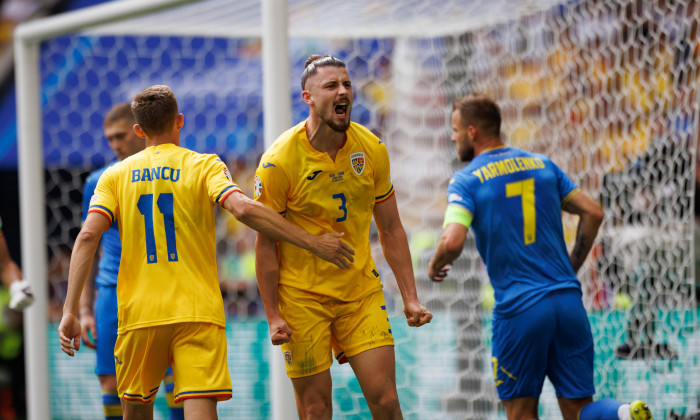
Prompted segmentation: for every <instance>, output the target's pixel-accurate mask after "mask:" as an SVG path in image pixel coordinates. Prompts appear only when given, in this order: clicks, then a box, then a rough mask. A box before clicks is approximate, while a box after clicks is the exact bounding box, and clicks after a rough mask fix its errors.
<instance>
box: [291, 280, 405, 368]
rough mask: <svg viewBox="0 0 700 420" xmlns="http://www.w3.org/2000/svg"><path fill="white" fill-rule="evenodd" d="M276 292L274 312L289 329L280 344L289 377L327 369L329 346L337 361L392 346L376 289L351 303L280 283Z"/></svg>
mask: <svg viewBox="0 0 700 420" xmlns="http://www.w3.org/2000/svg"><path fill="white" fill-rule="evenodd" d="M278 290H279V307H280V312H281V314H282V317H283V318H284V319H285V321H287V324H288V325H289V327H290V328H291V329H292V337H291V341H290V342H288V343H285V344H282V346H281V347H282V354H283V356H284V361H285V366H286V367H287V375H288V376H289V377H290V378H301V377H304V376H311V375H314V374H316V373H319V372H323V371H324V370H327V369H329V368H330V367H331V364H332V363H333V357H332V354H331V349H332V350H333V352H335V356H336V358H338V360H341V359H342V358H343V357H344V356H346V357H352V356H355V355H357V354H360V353H362V352H363V351H366V350H369V349H373V348H377V347H382V346H393V345H394V337H393V336H392V335H391V325H389V318H388V317H387V311H386V304H385V303H384V293H383V292H382V291H381V290H378V291H376V292H374V293H372V294H370V295H369V296H366V297H365V298H363V299H361V300H358V301H353V302H343V301H340V300H337V299H334V298H331V297H328V296H324V295H318V294H315V293H309V292H306V291H304V290H301V289H297V288H294V287H288V286H283V285H280V286H279V289H278Z"/></svg>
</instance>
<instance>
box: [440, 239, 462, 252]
mask: <svg viewBox="0 0 700 420" xmlns="http://www.w3.org/2000/svg"><path fill="white" fill-rule="evenodd" d="M442 246H443V247H444V249H445V251H447V252H448V253H449V254H450V255H453V256H455V257H458V256H459V255H460V254H461V253H462V249H464V240H461V239H459V238H454V237H449V236H444V237H443V238H442Z"/></svg>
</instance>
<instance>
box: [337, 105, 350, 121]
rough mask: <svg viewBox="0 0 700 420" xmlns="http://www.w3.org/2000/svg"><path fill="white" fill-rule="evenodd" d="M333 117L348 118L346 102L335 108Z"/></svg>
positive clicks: (348, 112)
mask: <svg viewBox="0 0 700 420" xmlns="http://www.w3.org/2000/svg"><path fill="white" fill-rule="evenodd" d="M335 115H336V116H338V118H340V119H345V118H349V117H350V109H349V103H348V101H341V102H339V103H338V104H337V105H336V106H335Z"/></svg>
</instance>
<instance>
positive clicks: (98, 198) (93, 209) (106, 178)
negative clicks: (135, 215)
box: [88, 164, 119, 224]
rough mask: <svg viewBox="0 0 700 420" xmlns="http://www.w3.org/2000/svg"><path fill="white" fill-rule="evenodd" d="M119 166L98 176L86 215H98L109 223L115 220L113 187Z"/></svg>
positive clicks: (116, 165)
mask: <svg viewBox="0 0 700 420" xmlns="http://www.w3.org/2000/svg"><path fill="white" fill-rule="evenodd" d="M118 165H119V164H115V165H113V166H111V167H109V168H107V170H106V171H105V172H104V173H103V174H102V176H100V179H99V181H97V186H96V187H95V193H94V194H93V195H92V197H91V198H90V207H89V208H88V213H99V214H101V215H103V216H105V217H106V218H107V219H109V223H110V224H112V223H114V221H115V220H117V209H118V206H117V194H116V188H115V186H114V177H115V171H116V170H117V168H118Z"/></svg>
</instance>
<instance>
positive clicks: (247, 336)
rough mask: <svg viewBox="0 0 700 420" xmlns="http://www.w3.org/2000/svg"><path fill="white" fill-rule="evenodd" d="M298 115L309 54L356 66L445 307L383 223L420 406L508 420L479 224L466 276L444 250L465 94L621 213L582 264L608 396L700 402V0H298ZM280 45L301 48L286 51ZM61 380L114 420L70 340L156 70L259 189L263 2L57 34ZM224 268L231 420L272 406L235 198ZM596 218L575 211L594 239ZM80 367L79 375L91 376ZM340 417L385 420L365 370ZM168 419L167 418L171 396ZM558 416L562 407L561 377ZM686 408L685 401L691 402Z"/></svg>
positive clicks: (547, 406)
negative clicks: (68, 314)
mask: <svg viewBox="0 0 700 420" xmlns="http://www.w3.org/2000/svg"><path fill="white" fill-rule="evenodd" d="M288 6H289V25H290V27H289V33H290V43H289V51H290V57H289V60H290V65H291V74H290V75H289V77H290V80H291V86H292V92H289V93H288V92H280V93H279V94H280V95H288V94H291V95H292V98H293V99H292V103H293V105H292V106H293V109H292V116H293V122H297V121H300V120H301V119H303V118H305V117H306V115H307V112H308V110H307V107H306V106H305V105H304V103H303V101H302V100H301V98H300V86H299V78H300V75H301V72H302V70H303V63H304V60H305V59H306V58H307V57H308V56H309V55H310V54H314V53H321V54H332V55H334V56H336V57H339V58H341V59H342V60H344V61H345V62H346V63H347V66H348V70H349V72H350V75H351V78H352V82H353V88H354V93H355V102H354V107H353V110H352V116H353V118H352V119H353V120H354V121H356V122H358V123H361V124H364V125H365V126H367V127H369V128H370V129H371V130H373V131H374V132H375V133H377V134H378V135H379V137H380V138H381V139H382V140H383V141H384V142H385V143H386V145H387V148H388V150H389V155H390V158H391V164H392V179H393V181H394V185H395V189H396V197H397V200H398V205H399V210H400V213H401V217H402V221H403V223H404V226H405V228H406V230H407V233H408V237H409V242H410V246H411V252H412V256H413V264H414V269H415V272H416V282H417V286H418V291H419V297H420V299H421V301H422V302H423V303H424V304H426V305H427V306H428V307H429V309H431V310H432V311H433V313H434V315H435V318H434V320H433V322H432V323H431V324H430V325H428V326H425V327H422V328H419V329H411V328H408V327H407V326H406V322H405V319H404V317H403V314H402V309H403V306H402V303H401V298H400V294H399V293H398V288H397V286H396V283H395V281H394V279H393V277H392V274H391V270H390V269H389V267H388V265H387V264H386V262H385V261H384V259H383V257H382V252H381V247H380V245H379V243H378V238H377V236H376V233H373V234H372V237H371V241H372V244H373V254H374V256H375V260H376V262H377V264H378V265H379V269H380V274H381V277H382V279H383V282H384V291H385V294H386V298H387V305H388V308H389V311H390V317H391V321H392V329H393V331H394V337H395V340H396V357H397V383H398V388H399V397H400V399H401V404H402V409H403V412H404V416H405V417H406V418H410V419H425V418H434V419H438V418H441V419H442V418H445V419H448V418H454V419H465V418H468V419H501V418H505V415H504V411H503V409H502V406H500V405H499V404H498V398H497V395H496V392H495V386H494V384H493V372H492V367H491V357H490V336H491V331H490V319H491V314H490V311H491V308H492V305H493V297H492V291H491V290H490V288H489V286H488V276H487V274H486V272H485V269H484V266H483V263H482V262H481V260H480V258H479V257H478V254H477V252H476V248H475V244H474V240H473V237H472V236H471V234H470V236H469V237H468V241H467V245H466V249H465V251H464V253H463V254H462V256H461V257H460V259H459V260H458V261H456V263H455V265H454V268H453V270H452V272H451V275H450V277H449V279H448V280H446V281H445V282H443V283H441V284H433V283H431V281H430V280H429V279H428V278H427V274H426V270H427V262H428V261H429V259H430V257H431V256H432V253H433V252H434V250H435V245H436V243H437V241H438V239H439V236H440V233H441V231H442V227H441V225H442V219H443V212H444V210H445V206H446V187H447V181H448V180H449V178H450V176H451V174H452V173H453V172H454V171H455V170H458V169H459V168H461V167H462V164H460V163H459V162H458V161H457V159H456V153H455V152H454V146H453V145H452V144H451V143H450V141H449V137H450V131H451V129H450V123H449V116H450V113H451V105H452V100H453V99H454V98H456V97H458V96H461V95H465V94H468V93H472V92H482V93H486V94H488V95H490V96H492V97H494V98H495V99H496V100H497V101H498V103H499V104H500V106H501V109H502V112H503V119H504V127H503V131H504V139H505V141H506V143H507V144H509V145H513V146H517V147H522V148H525V149H528V150H532V151H536V152H541V153H544V154H547V155H549V156H550V157H551V158H552V159H553V161H554V162H555V163H557V164H558V165H559V166H560V167H561V168H562V169H564V170H565V171H566V172H567V173H568V174H569V175H570V176H571V177H572V179H573V180H574V181H575V182H576V183H577V184H578V185H579V186H580V187H581V188H582V189H583V190H584V191H585V192H586V193H588V194H589V195H591V196H592V197H594V198H595V199H596V200H598V201H600V203H601V204H602V205H603V207H604V210H605V212H606V216H605V220H604V223H603V226H602V228H601V232H600V234H599V236H598V238H597V241H596V243H595V246H594V249H593V251H592V253H591V256H590V257H589V259H588V262H587V264H586V265H585V266H584V267H583V269H582V270H581V272H580V274H579V278H580V279H581V282H582V286H583V291H584V302H585V305H586V308H587V310H588V311H589V315H590V320H591V325H592V328H593V333H594V340H595V349H596V357H595V382H596V388H597V394H596V396H595V398H603V397H613V398H616V399H618V400H621V401H631V400H634V399H640V398H641V399H644V400H645V401H646V402H647V403H648V404H649V406H650V407H651V409H652V412H653V414H654V416H655V418H659V419H666V418H671V417H672V416H673V415H678V416H689V415H690V414H692V413H695V412H696V411H697V410H698V403H699V401H698V398H699V396H700V366H699V365H698V357H697V355H698V354H700V333H699V331H698V328H697V303H696V297H697V294H696V285H697V283H696V281H695V268H694V264H695V256H694V242H693V240H694V238H693V235H694V220H695V203H694V200H695V165H696V143H697V140H698V115H699V112H700V105H699V104H700V101H699V93H698V86H699V83H700V68H699V67H700V33H699V32H698V31H699V29H700V28H699V27H698V26H699V25H700V8H699V6H700V5H699V2H698V1H697V0H655V1H639V0H611V1H599V0H588V1H586V0H570V1H564V0H560V1H554V0H540V1H535V0H532V1H521V2H512V1H506V0H499V1H492V0H489V1H472V0H433V1H431V0H424V1H410V2H395V1H393V2H392V1H385V0H381V1H380V0H373V1H370V0H366V1H364V0H363V1H357V2H344V3H343V4H340V3H337V2H324V1H321V0H317V1H301V0H300V1H293V0H290V1H289V5H288ZM278 59H279V60H287V59H288V58H287V57H285V56H280V57H278ZM40 62H41V67H40V77H41V86H40V89H41V90H40V93H41V100H42V111H41V115H37V116H36V118H41V121H42V124H43V133H42V134H43V145H44V168H37V170H38V171H41V170H43V171H44V175H45V180H46V202H45V205H46V208H47V216H48V225H47V235H48V236H47V244H48V248H49V257H50V261H49V269H50V278H49V281H50V310H49V319H47V334H48V335H49V343H50V346H49V347H50V348H51V350H50V354H49V378H50V381H49V382H50V384H49V386H50V395H51V401H52V406H51V410H52V412H53V415H54V418H84V419H94V418H98V417H99V416H100V415H101V412H102V411H101V410H102V409H101V405H100V404H101V398H100V389H99V383H98V381H97V378H96V377H95V375H94V373H93V370H94V353H92V352H91V351H89V350H81V352H80V354H79V355H78V357H77V360H76V359H69V358H67V357H65V355H63V354H62V353H60V352H59V351H58V346H56V345H54V344H55V343H56V341H57V339H56V337H55V333H54V331H55V330H56V328H55V327H56V325H55V324H56V323H57V322H58V320H59V319H60V314H61V305H62V303H63V299H64V295H65V289H66V281H67V270H68V260H69V256H70V250H71V247H72V244H73V242H74V240H75V236H76V234H77V232H78V231H79V228H80V214H81V198H82V188H83V184H84V180H85V178H86V176H87V174H88V173H89V172H91V171H92V170H94V169H96V168H98V167H100V166H101V165H104V164H106V163H108V162H110V161H111V160H113V155H112V153H111V151H110V150H109V148H108V146H107V142H106V140H105V139H104V137H103V135H102V118H103V116H104V115H105V113H106V111H107V110H108V109H109V108H110V107H111V106H113V105H115V104H117V103H119V102H124V101H129V100H130V99H131V98H132V97H133V95H134V94H136V93H137V92H139V91H140V90H142V89H143V88H145V87H147V86H150V85H153V84H166V85H169V86H171V87H172V88H173V90H174V92H175V94H176V96H177V98H178V101H179V104H180V107H181V112H183V113H184V115H185V125H184V128H183V130H182V134H181V139H182V145H183V146H185V147H188V148H191V149H193V150H195V151H199V152H208V153H216V154H218V155H219V156H221V157H222V159H224V160H225V161H226V162H227V163H228V165H229V169H230V170H231V173H232V176H233V177H234V179H236V180H237V182H238V183H239V184H240V185H241V186H242V187H243V189H244V190H245V191H246V192H247V193H248V195H249V196H252V188H253V181H252V177H253V174H254V170H255V167H256V165H257V161H258V159H259V157H260V155H261V153H262V152H263V151H264V142H263V134H262V133H263V123H264V115H263V104H262V58H261V39H260V4H259V3H258V2H257V1H252V0H249V1H241V2H231V1H225V0H220V1H214V0H210V1H203V2H197V3H194V4H192V5H186V6H178V7H176V8H173V9H171V10H167V11H163V12H158V13H156V14H149V15H145V16H136V17H134V18H131V19H129V20H125V21H122V22H119V23H113V24H109V25H102V26H98V27H96V28H92V29H90V30H87V31H82V32H77V33H73V34H69V35H62V36H59V37H55V38H52V39H48V40H46V41H44V42H43V43H42V44H41V49H40ZM218 218H219V221H218V223H217V227H218V232H217V249H218V253H219V255H218V258H219V260H218V261H219V274H220V278H221V288H222V293H223V295H224V302H225V310H226V314H227V317H228V318H227V319H228V320H227V322H228V328H227V334H228V337H229V367H230V371H231V375H232V380H233V390H234V398H233V400H232V401H230V402H225V403H222V404H219V411H220V415H222V416H223V418H234V417H235V418H269V416H270V403H271V401H270V393H269V389H270V384H269V383H270V381H269V376H270V370H269V367H268V366H269V361H270V357H279V355H278V354H269V352H268V350H267V343H268V342H269V338H268V331H267V323H266V321H265V318H264V311H263V310H262V304H261V301H260V298H259V294H258V291H257V286H256V282H255V274H254V255H253V243H254V233H253V232H252V231H251V230H249V229H248V228H246V227H244V226H242V225H241V224H240V223H238V222H237V221H236V220H235V219H233V218H232V217H230V216H228V215H227V214H223V213H220V214H218ZM576 222H577V220H576V219H575V218H570V217H565V228H564V231H565V232H564V233H565V237H566V239H567V241H568V243H569V244H571V243H572V242H573V238H574V237H575V229H576ZM76 369H77V370H78V371H79V372H78V373H76ZM331 371H332V376H333V398H334V405H333V406H334V412H335V414H336V417H337V418H347V419H359V418H369V417H370V414H369V411H368V409H367V406H366V403H365V402H364V399H363V397H362V393H361V391H360V389H359V386H358V384H357V382H356V381H355V380H354V379H353V374H352V371H351V369H350V368H349V367H347V365H343V366H339V365H337V364H334V365H333V367H332V369H331ZM158 401H159V402H157V403H156V411H157V412H156V417H157V418H158V416H160V417H162V416H164V414H163V413H164V412H165V403H164V399H162V398H160V397H159V400H158ZM540 406H541V408H540V417H541V418H557V417H559V414H558V405H557V402H556V397H555V396H554V392H553V390H552V387H551V385H549V384H548V383H547V384H546V385H545V390H544V393H543V396H542V399H541V404H540ZM674 418H677V417H674Z"/></svg>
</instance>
